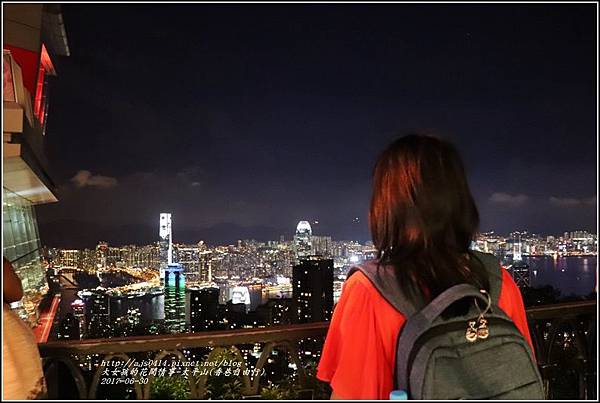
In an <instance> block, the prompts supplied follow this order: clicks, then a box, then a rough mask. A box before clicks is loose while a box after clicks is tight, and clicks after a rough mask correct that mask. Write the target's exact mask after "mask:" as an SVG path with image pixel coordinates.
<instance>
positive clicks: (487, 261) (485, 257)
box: [471, 251, 502, 305]
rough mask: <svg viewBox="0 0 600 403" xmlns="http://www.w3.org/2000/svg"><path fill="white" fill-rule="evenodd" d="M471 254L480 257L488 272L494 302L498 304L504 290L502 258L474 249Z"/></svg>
mask: <svg viewBox="0 0 600 403" xmlns="http://www.w3.org/2000/svg"><path fill="white" fill-rule="evenodd" d="M472 252H473V253H472V254H471V256H474V257H475V258H476V259H478V260H479V261H480V262H481V263H482V264H483V266H484V267H485V269H486V270H487V272H488V279H489V281H490V290H489V291H490V295H491V297H492V303H493V304H494V305H498V300H499V299H500V291H501V290H502V266H501V265H500V260H498V258H497V257H496V256H494V255H492V254H491V253H483V252H479V251H472Z"/></svg>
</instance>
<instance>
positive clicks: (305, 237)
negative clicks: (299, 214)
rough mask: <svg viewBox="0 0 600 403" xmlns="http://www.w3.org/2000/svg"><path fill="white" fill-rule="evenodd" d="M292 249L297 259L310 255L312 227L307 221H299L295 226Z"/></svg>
mask: <svg viewBox="0 0 600 403" xmlns="http://www.w3.org/2000/svg"><path fill="white" fill-rule="evenodd" d="M294 250H295V252H296V260H297V261H299V260H300V259H302V258H304V257H308V256H310V255H311V251H312V228H311V227H310V224H309V222H308V221H300V222H299V223H298V226H297V227H296V234H295V235H294Z"/></svg>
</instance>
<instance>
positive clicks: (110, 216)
mask: <svg viewBox="0 0 600 403" xmlns="http://www.w3.org/2000/svg"><path fill="white" fill-rule="evenodd" d="M596 10H597V9H596V5H594V4H579V5H564V4H562V5H561V4H539V5H524V4H521V5H517V4H500V5H490V4H488V5H481V4H480V5H468V4H460V5H459V4H455V5H439V4H419V5H408V4H388V5H368V4H360V5H358V4H356V5H348V4H345V5H333V4H328V5H321V4H302V5H265V4H254V5H251V4H249V5H236V4H220V5H207V4H187V5H181V4H180V5H150V4H146V5H124V4H96V5H93V4H88V5H84V4H80V5H64V6H63V16H64V20H65V25H66V30H67V36H68V40H69V47H70V50H71V56H70V57H64V58H57V59H56V60H55V64H56V68H57V72H58V77H57V78H55V79H52V81H51V83H50V107H49V108H50V109H49V115H48V126H47V134H46V147H47V155H48V158H49V160H50V167H49V170H50V174H51V175H52V177H53V179H54V180H55V182H56V184H57V185H58V196H59V199H60V201H59V202H58V203H54V204H49V205H44V206H39V207H38V208H37V214H38V220H39V223H40V231H41V238H42V242H43V243H44V244H47V245H51V246H62V247H86V246H87V247H93V246H95V245H96V243H97V241H98V240H107V241H108V242H109V243H111V244H115V245H118V244H130V243H137V244H144V243H150V242H154V241H156V240H157V237H158V215H159V213H161V212H171V213H172V214H173V225H174V229H173V236H174V241H175V242H197V241H198V240H200V239H203V240H205V241H207V242H208V243H211V244H214V243H229V242H235V241H236V240H237V239H244V238H255V239H259V240H268V239H279V236H280V235H284V236H285V237H286V239H289V238H290V237H291V236H292V235H293V231H294V229H295V226H296V223H297V222H298V221H299V220H302V219H306V220H309V221H311V222H313V221H315V220H318V221H319V224H318V225H315V226H313V232H314V233H315V234H318V235H331V236H333V237H334V239H355V240H359V241H362V242H364V241H367V240H369V239H370V236H369V231H368V225H367V211H368V205H369V198H370V191H371V173H372V169H373V165H374V162H375V159H376V157H377V155H378V153H379V152H381V151H382V150H383V148H384V147H385V146H386V145H387V144H388V143H389V142H391V141H392V140H393V139H394V138H396V137H397V136H399V135H401V134H403V133H406V132H407V131H409V130H411V129H422V128H425V129H434V130H437V131H438V132H440V133H442V134H443V135H444V137H446V138H448V139H450V140H451V141H453V142H454V143H455V144H456V145H457V147H458V148H459V150H460V152H461V153H462V155H463V158H464V160H465V164H466V167H467V170H468V174H469V179H470V183H471V188H472V191H473V194H474V196H475V198H476V200H477V203H478V207H479V209H480V214H481V217H482V222H481V230H482V231H487V230H495V231H497V232H500V233H507V232H508V231H511V230H515V229H528V230H530V231H533V232H542V233H562V232H563V231H571V230H575V229H586V230H590V231H594V232H595V228H596V220H597V215H596V206H597V201H596V189H597V187H596V183H597V176H596V149H597V144H596V143H597V141H596V139H597V132H596V108H597V103H596V88H597V82H596V79H597V75H596V71H597V70H596V68H597V66H596V51H595V49H596V13H597V11H596ZM355 218H358V219H359V220H358V222H356V220H355Z"/></svg>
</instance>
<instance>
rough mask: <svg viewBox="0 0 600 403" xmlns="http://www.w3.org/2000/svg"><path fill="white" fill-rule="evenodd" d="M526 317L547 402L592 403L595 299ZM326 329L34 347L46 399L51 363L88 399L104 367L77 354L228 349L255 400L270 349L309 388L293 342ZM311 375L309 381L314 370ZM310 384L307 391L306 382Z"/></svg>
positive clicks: (144, 395)
mask: <svg viewBox="0 0 600 403" xmlns="http://www.w3.org/2000/svg"><path fill="white" fill-rule="evenodd" d="M527 318H528V321H529V326H530V333H531V336H532V340H533V344H534V348H535V351H536V358H537V360H538V363H539V366H540V371H541V373H542V377H543V379H544V383H545V390H546V394H547V397H548V398H549V399H595V398H596V396H597V391H596V379H597V372H596V348H597V340H596V301H581V302H572V303H563V304H553V305H544V306H536V307H531V308H529V309H527ZM328 326H329V323H328V322H320V323H308V324H299V325H285V326H272V327H267V328H253V329H237V330H231V331H210V332H202V333H186V334H175V335H158V336H136V337H124V338H111V339H97V340H81V341H61V342H50V343H44V344H40V345H39V348H40V353H41V356H42V357H43V366H44V371H45V373H46V376H47V379H48V389H49V397H50V398H64V396H62V395H61V393H60V392H59V391H58V388H59V384H60V381H59V380H58V378H57V374H56V371H57V366H56V365H55V364H56V363H59V362H60V363H62V365H63V367H64V368H67V369H68V371H69V372H70V376H71V377H72V379H73V380H74V381H75V385H76V389H77V396H76V398H77V397H78V398H81V399H95V398H97V391H98V387H99V381H100V379H101V377H102V372H103V371H104V370H105V369H104V368H103V367H102V366H98V367H97V368H93V369H92V370H91V371H90V373H89V374H88V375H87V376H86V375H84V372H85V371H82V364H81V363H80V364H79V365H78V364H77V362H78V359H77V357H81V356H88V357H89V356H94V357H97V359H98V360H99V359H103V360H104V361H110V360H120V361H122V362H125V363H127V362H129V361H131V358H132V357H133V356H135V355H136V354H139V353H146V354H147V355H146V357H152V358H153V359H154V360H161V359H164V358H165V357H169V356H170V357H175V358H177V359H178V360H181V361H188V358H186V356H185V354H184V352H186V351H188V350H193V349H202V348H205V349H209V352H208V356H205V362H210V361H211V359H214V357H215V356H216V355H218V354H219V353H220V352H222V351H225V350H228V351H232V352H233V354H234V356H235V357H237V359H238V360H239V361H240V363H241V369H242V370H247V369H250V368H251V367H252V368H251V369H253V370H256V371H257V372H256V375H254V376H252V374H250V375H244V374H243V372H242V375H241V379H242V384H243V385H242V394H243V396H254V397H259V394H260V391H261V377H262V374H261V373H260V372H264V368H265V365H266V364H267V362H268V360H269V357H271V356H272V354H273V352H274V351H275V349H277V348H283V349H285V350H286V351H287V352H288V358H289V360H290V361H291V362H290V365H291V364H294V367H295V368H296V369H297V376H298V378H297V379H298V381H299V383H300V385H302V387H304V388H308V387H309V386H308V384H309V382H307V381H309V379H307V375H306V374H305V370H304V368H305V366H304V365H303V363H302V360H301V358H302V354H300V353H301V351H300V349H299V343H300V342H301V341H302V340H304V339H307V338H309V339H313V340H319V347H318V348H319V349H320V348H321V347H322V341H323V340H324V338H325V336H326V334H327V329H328ZM255 343H261V345H262V349H261V351H260V355H259V356H258V358H257V361H256V362H255V364H254V365H251V364H250V363H248V362H247V359H246V358H244V357H243V356H242V354H241V352H240V348H241V347H240V346H249V345H252V344H255ZM318 355H320V352H319V354H318ZM53 372H54V374H53ZM253 373H254V372H253ZM312 375H313V376H314V373H313V374H312ZM209 376H210V375H206V374H203V375H200V376H198V377H191V376H190V377H188V378H187V382H188V383H189V385H188V386H189V389H188V390H189V392H188V395H187V398H189V399H203V398H206V396H207V381H208V379H209ZM154 379H155V376H154V375H150V376H149V382H148V383H145V384H142V383H133V384H132V386H131V391H132V392H133V393H132V395H131V397H132V398H137V399H149V398H151V397H152V393H151V385H152V382H153V380H154ZM313 381H314V379H313ZM317 382H319V381H317ZM312 385H313V386H314V382H313V383H312ZM305 392H306V391H305Z"/></svg>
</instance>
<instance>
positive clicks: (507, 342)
mask: <svg viewBox="0 0 600 403" xmlns="http://www.w3.org/2000/svg"><path fill="white" fill-rule="evenodd" d="M475 256H476V257H477V258H478V259H479V260H480V261H481V262H482V263H483V264H484V266H485V267H486V269H487V270H488V272H489V278H490V287H491V289H490V293H489V294H491V295H487V293H485V292H484V293H482V292H481V291H480V290H478V289H477V288H476V287H474V286H472V285H470V284H459V285H456V286H453V287H451V288H449V289H447V290H446V291H444V292H443V293H441V294H440V295H439V296H437V297H436V298H435V299H434V300H433V301H431V302H430V303H429V304H427V305H426V306H425V307H424V308H422V309H418V308H417V307H415V306H413V304H412V303H410V302H409V301H408V299H407V298H405V297H404V295H403V293H402V291H401V290H400V287H399V286H398V282H397V281H396V276H395V274H394V269H393V267H391V266H385V265H378V264H377V261H370V262H365V263H364V264H362V265H361V266H355V267H353V268H352V269H350V271H349V272H348V277H350V276H351V275H352V274H353V273H355V272H356V271H361V272H362V273H364V274H365V275H366V277H367V278H368V279H369V280H370V281H371V282H372V283H373V285H374V286H375V288H376V289H377V290H378V291H379V292H380V293H381V295H382V296H383V297H384V298H385V299H386V300H387V301H388V302H389V303H390V304H391V305H392V306H393V307H394V308H396V309H397V310H398V311H399V312H400V313H402V314H403V315H404V316H405V317H406V318H407V320H406V322H405V324H404V326H403V328H402V329H401V331H400V333H399V335H398V340H397V345H396V365H395V373H394V389H396V390H402V391H406V393H407V394H408V397H409V398H410V399H424V400H428V399H444V400H454V399H505V400H517V399H527V400H542V399H544V389H543V383H542V378H541V376H540V373H539V370H538V367H537V364H536V362H535V359H534V357H533V353H532V351H531V348H530V346H529V343H527V341H526V340H525V338H524V337H523V335H522V334H521V333H520V332H519V330H518V329H517V327H516V325H515V324H514V323H513V321H512V320H511V319H510V318H509V317H508V316H507V315H506V314H505V313H504V312H503V311H502V310H501V309H500V308H499V307H498V298H499V295H500V289H501V287H502V272H501V268H500V264H499V262H498V260H497V259H496V258H495V257H494V256H493V255H488V254H483V253H479V252H475ZM464 298H469V299H471V301H472V302H471V303H470V307H469V310H468V313H466V314H465V315H461V316H454V317H450V318H447V317H445V316H443V315H442V313H444V311H446V310H447V308H448V307H450V305H452V304H453V303H455V302H457V301H459V300H462V299H464Z"/></svg>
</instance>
